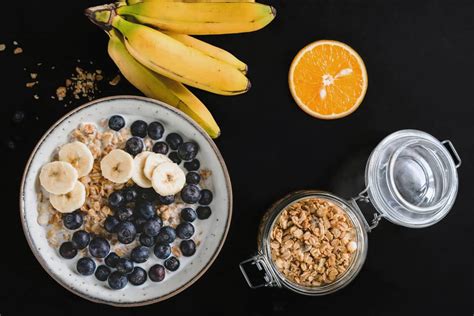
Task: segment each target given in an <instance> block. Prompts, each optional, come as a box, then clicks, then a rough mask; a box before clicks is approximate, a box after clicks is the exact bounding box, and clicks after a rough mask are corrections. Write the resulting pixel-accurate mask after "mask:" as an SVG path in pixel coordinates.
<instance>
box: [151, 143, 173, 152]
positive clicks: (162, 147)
mask: <svg viewBox="0 0 474 316" xmlns="http://www.w3.org/2000/svg"><path fill="white" fill-rule="evenodd" d="M168 151H169V147H168V144H167V143H165V142H156V143H155V144H154V145H153V152H155V153H157V154H162V155H166V154H167V153H168Z"/></svg>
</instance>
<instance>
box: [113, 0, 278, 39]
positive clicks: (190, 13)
mask: <svg viewBox="0 0 474 316" xmlns="http://www.w3.org/2000/svg"><path fill="white" fill-rule="evenodd" d="M117 13H118V14H119V15H125V16H131V17H133V18H134V19H135V20H137V21H138V22H140V23H143V24H147V25H151V26H153V27H156V28H158V29H160V30H165V31H170V32H174V33H181V34H189V35H212V34H234V33H246V32H253V31H257V30H259V29H261V28H263V27H265V26H266V25H268V24H269V23H270V22H271V21H272V20H273V19H274V18H275V16H276V10H275V8H273V7H272V6H268V5H264V4H260V3H255V2H244V3H235V2H218V3H215V2H214V3H212V2H196V3H184V2H168V1H152V2H142V3H136V4H133V5H128V6H120V7H118V8H117ZM122 33H123V32H122ZM124 35H125V37H128V36H127V35H126V34H124Z"/></svg>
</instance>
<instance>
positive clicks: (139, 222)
mask: <svg viewBox="0 0 474 316" xmlns="http://www.w3.org/2000/svg"><path fill="white" fill-rule="evenodd" d="M145 223H146V219H144V218H143V217H141V216H139V217H137V218H135V219H134V220H133V225H135V229H136V231H137V233H142V232H143V225H144V224H145Z"/></svg>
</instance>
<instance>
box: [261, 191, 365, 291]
mask: <svg viewBox="0 0 474 316" xmlns="http://www.w3.org/2000/svg"><path fill="white" fill-rule="evenodd" d="M270 248H271V258H272V261H273V263H274V264H275V266H276V267H277V270H278V272H279V273H280V274H282V275H283V276H284V277H285V278H287V279H289V281H291V282H294V283H296V284H298V285H302V286H308V287H313V286H321V285H326V284H330V283H333V282H334V281H335V280H336V279H337V278H340V277H341V276H342V275H343V274H344V273H346V271H347V269H348V267H349V265H350V264H351V262H352V259H353V258H354V253H355V252H356V251H357V234H356V231H355V228H354V224H353V223H352V221H351V219H350V218H349V217H348V216H347V215H346V212H345V211H344V210H343V209H342V208H341V207H339V206H338V205H336V204H334V203H332V202H331V201H329V200H327V199H322V198H315V197H308V198H306V199H301V200H299V201H296V202H294V203H292V204H290V205H288V206H287V207H286V208H285V209H284V210H283V211H282V212H281V214H280V215H279V216H278V218H277V219H276V221H275V223H274V225H273V227H272V230H271V233H270Z"/></svg>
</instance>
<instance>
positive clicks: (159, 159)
mask: <svg viewBox="0 0 474 316" xmlns="http://www.w3.org/2000/svg"><path fill="white" fill-rule="evenodd" d="M164 162H172V161H171V159H169V158H168V157H167V156H165V155H162V154H156V153H152V155H149V156H148V158H147V159H146V163H145V168H144V169H143V173H144V174H145V177H147V178H148V179H150V180H151V178H152V177H153V171H155V168H156V167H158V165H160V164H162V163H164Z"/></svg>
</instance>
